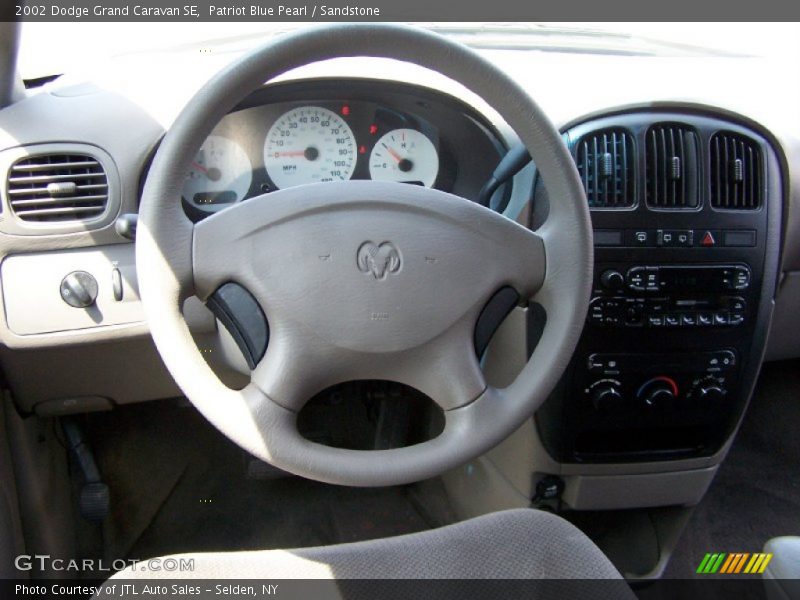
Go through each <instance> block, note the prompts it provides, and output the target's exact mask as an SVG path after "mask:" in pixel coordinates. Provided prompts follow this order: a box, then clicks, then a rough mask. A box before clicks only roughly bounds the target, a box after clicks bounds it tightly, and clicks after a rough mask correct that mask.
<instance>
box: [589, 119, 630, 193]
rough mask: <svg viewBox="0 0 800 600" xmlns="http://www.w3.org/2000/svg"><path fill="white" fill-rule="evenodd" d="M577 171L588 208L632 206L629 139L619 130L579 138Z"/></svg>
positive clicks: (623, 131) (608, 130)
mask: <svg viewBox="0 0 800 600" xmlns="http://www.w3.org/2000/svg"><path fill="white" fill-rule="evenodd" d="M577 160H578V165H577V166H578V172H579V173H580V175H581V180H582V181H583V188H584V189H585V190H586V198H587V200H588V201H589V206H590V207H591V208H626V207H629V206H633V205H634V198H635V190H636V179H635V176H634V150H633V137H632V136H631V134H629V133H628V132H627V131H625V130H623V129H606V130H603V131H598V132H594V133H591V134H589V135H586V136H584V137H583V138H581V141H580V142H579V143H578V153H577Z"/></svg>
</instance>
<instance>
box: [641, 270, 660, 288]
mask: <svg viewBox="0 0 800 600" xmlns="http://www.w3.org/2000/svg"><path fill="white" fill-rule="evenodd" d="M644 284H645V290H647V291H648V292H657V291H658V267H647V271H646V272H645V280H644Z"/></svg>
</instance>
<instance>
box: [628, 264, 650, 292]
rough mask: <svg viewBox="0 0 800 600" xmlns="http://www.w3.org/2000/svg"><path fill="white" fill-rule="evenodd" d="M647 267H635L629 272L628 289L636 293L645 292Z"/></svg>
mask: <svg viewBox="0 0 800 600" xmlns="http://www.w3.org/2000/svg"><path fill="white" fill-rule="evenodd" d="M645 273H646V269H645V267H633V268H632V269H629V270H628V277H627V281H628V287H629V288H630V289H631V290H633V291H635V292H643V291H644V287H645Z"/></svg>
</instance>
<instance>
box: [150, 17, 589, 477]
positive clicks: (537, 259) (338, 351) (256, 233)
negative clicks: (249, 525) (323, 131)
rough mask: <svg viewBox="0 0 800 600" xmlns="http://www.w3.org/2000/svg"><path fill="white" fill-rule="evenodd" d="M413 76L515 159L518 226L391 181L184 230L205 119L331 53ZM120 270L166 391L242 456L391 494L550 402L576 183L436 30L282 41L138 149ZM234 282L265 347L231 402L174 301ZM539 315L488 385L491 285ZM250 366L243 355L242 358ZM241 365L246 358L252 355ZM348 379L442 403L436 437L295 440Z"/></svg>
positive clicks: (582, 272) (511, 93)
mask: <svg viewBox="0 0 800 600" xmlns="http://www.w3.org/2000/svg"><path fill="white" fill-rule="evenodd" d="M350 56H368V57H382V58H390V59H397V60H401V61H407V62H411V63H416V64H418V65H422V66H424V67H427V68H430V69H432V70H434V71H438V72H439V73H441V74H443V75H445V76H448V77H450V78H451V79H453V80H455V81H457V82H459V83H461V84H463V85H464V86H466V87H467V88H468V89H471V90H472V91H473V92H475V93H476V94H478V95H479V96H481V97H482V98H483V99H484V100H485V101H486V102H488V103H489V104H490V105H491V106H493V107H494V108H495V109H496V110H497V111H498V112H499V114H500V115H501V116H502V117H503V118H504V119H506V121H507V123H508V124H509V125H510V126H511V127H512V128H514V130H515V131H516V132H517V134H518V135H519V136H520V138H521V140H522V141H523V143H524V144H525V146H526V147H527V148H528V150H529V151H530V153H531V156H532V157H533V160H534V161H535V163H536V166H537V168H538V170H539V173H540V175H541V176H542V177H543V178H544V181H545V183H546V185H547V190H548V197H549V198H550V206H549V213H548V216H547V219H546V221H545V223H544V224H543V225H542V226H541V227H540V228H539V229H538V230H537V231H536V232H533V231H530V230H529V229H527V228H525V227H523V226H521V225H519V224H517V223H515V222H513V221H511V220H510V219H507V218H506V217H503V216H501V215H499V214H497V213H495V212H493V211H491V210H489V209H487V208H485V207H483V206H480V205H478V204H476V203H474V202H471V201H469V200H467V199H464V198H460V197H457V196H454V195H451V194H447V193H444V192H441V191H436V190H432V189H427V188H424V187H421V186H413V185H408V184H400V183H386V182H376V181H346V182H336V183H317V184H310V185H303V186H298V187H292V188H288V189H283V190H278V191H274V192H271V193H269V194H268V195H263V196H259V197H256V198H253V199H250V200H247V201H246V202H244V203H241V204H237V205H234V206H232V207H230V208H228V209H226V210H225V211H221V212H218V213H216V214H214V215H212V216H210V217H208V218H206V219H205V220H203V221H201V222H199V223H197V224H193V223H192V222H191V221H190V220H189V219H188V218H187V216H186V215H185V213H184V211H183V208H182V206H181V202H180V201H179V198H180V195H181V188H182V186H183V179H184V174H185V173H186V172H187V171H188V169H189V164H190V161H191V159H192V157H193V156H194V154H195V152H196V151H197V149H198V148H199V147H200V145H201V143H202V142H203V140H205V138H206V137H207V136H208V135H209V133H210V132H211V129H212V128H213V126H214V124H216V123H217V122H219V120H220V119H221V118H222V117H223V116H224V115H225V114H227V113H228V112H229V111H230V110H231V109H232V108H233V107H234V106H235V105H236V104H237V103H238V102H239V101H241V100H242V99H243V98H244V97H245V96H246V95H247V94H248V93H250V92H251V91H252V90H254V89H256V88H257V87H258V86H260V85H261V84H263V82H264V81H267V80H270V79H273V78H275V77H277V76H278V75H280V74H282V73H284V72H286V71H289V70H290V69H293V68H296V67H301V66H303V65H306V64H309V63H312V62H317V61H321V60H326V59H330V58H336V57H350ZM136 260H137V270H138V277H139V285H140V292H141V298H142V302H143V304H144V308H145V312H146V315H147V319H148V322H149V326H150V330H151V333H152V336H153V339H154V341H155V344H156V347H157V348H158V351H159V352H160V354H161V357H162V358H163V360H164V363H165V364H166V366H167V368H168V370H169V371H170V373H171V374H172V376H173V377H174V379H175V381H176V382H177V384H178V385H179V386H180V388H181V389H182V390H183V392H184V393H185V394H186V396H187V398H188V399H189V400H190V401H191V402H192V403H193V404H194V406H195V407H197V409H198V410H199V411H200V412H201V413H202V414H203V415H204V416H205V417H206V418H207V419H208V420H209V421H210V422H211V423H212V424H213V425H215V426H216V427H217V428H218V429H219V430H220V431H222V432H223V433H224V434H225V435H226V436H228V437H229V438H230V439H231V440H233V441H234V442H236V443H237V444H239V445H240V446H241V447H242V448H244V449H245V450H247V451H249V452H250V453H252V454H253V455H255V456H256V457H258V458H260V459H262V460H265V461H267V462H269V463H272V464H273V465H275V466H277V467H279V468H281V469H284V470H286V471H289V472H291V473H295V474H297V475H302V476H304V477H308V478H311V479H316V480H319V481H324V482H329V483H335V484H342V485H353V486H380V485H397V484H402V483H408V482H412V481H418V480H420V479H424V478H428V477H432V476H435V475H438V474H441V473H443V472H445V471H446V470H448V469H451V468H453V467H456V466H458V465H460V464H462V463H464V462H466V461H468V460H470V459H472V458H474V457H476V456H478V455H480V454H482V453H484V452H486V451H487V450H489V449H490V448H492V447H493V446H495V445H496V444H498V443H499V442H500V441H502V440H503V439H504V438H505V437H507V436H508V435H509V434H510V433H512V432H513V431H514V430H515V429H516V428H518V427H519V426H521V425H522V423H523V422H524V421H525V420H526V419H528V418H530V417H531V415H532V414H533V413H534V411H535V410H536V409H537V408H538V407H539V405H540V404H541V403H542V401H543V400H544V399H545V398H546V397H547V395H548V394H549V393H550V392H551V391H552V389H553V387H554V386H555V384H556V382H557V381H558V378H559V377H560V376H561V374H562V372H563V370H564V369H565V368H566V365H567V363H568V361H569V359H570V356H571V354H572V352H573V351H574V349H575V345H576V343H577V340H578V336H579V335H580V332H581V329H582V326H583V322H584V319H585V316H586V311H587V307H588V301H589V293H590V286H591V275H592V230H591V225H590V221H589V212H588V208H587V204H586V199H585V196H584V192H583V188H582V186H581V183H580V180H579V178H578V174H577V171H576V169H575V166H574V163H573V161H572V159H571V158H570V155H569V153H568V151H567V148H566V147H565V145H564V143H563V141H562V139H561V137H560V136H559V134H558V132H557V131H556V129H555V128H554V126H553V125H552V124H551V123H550V121H549V120H548V119H547V117H546V116H545V115H544V113H543V112H542V111H541V110H540V109H539V107H538V106H537V105H536V104H535V103H534V102H533V100H531V99H530V98H529V97H528V95H527V94H526V93H525V92H524V91H523V90H522V89H521V88H520V87H519V86H517V84H516V83H515V82H514V81H513V80H511V79H510V78H509V77H508V76H507V75H505V74H503V73H502V72H501V71H499V70H498V69H497V68H496V67H494V66H493V65H492V64H490V63H489V62H488V61H486V60H484V59H483V58H481V57H480V56H479V55H477V54H476V53H474V52H473V51H471V50H470V49H468V48H466V47H465V46H462V45H460V44H458V43H455V42H453V41H449V40H447V39H445V38H443V37H441V36H439V35H436V34H433V33H430V32H426V31H423V30H418V29H414V28H410V27H406V26H398V25H378V24H343V25H333V26H324V27H319V28H313V29H309V30H305V31H301V32H297V33H292V34H286V35H282V36H281V37H279V38H277V39H275V40H274V41H273V42H271V43H269V44H267V45H266V46H264V47H262V48H260V49H258V50H256V51H254V52H252V53H250V54H248V55H246V56H244V57H242V58H240V59H238V60H237V61H235V62H234V63H233V64H231V65H230V66H228V67H227V68H225V69H224V70H223V71H222V72H220V73H219V74H218V75H216V76H215V77H214V78H213V79H211V80H210V81H209V82H208V83H207V84H206V85H205V86H204V87H203V88H202V89H201V90H200V91H199V92H198V93H197V94H196V95H195V96H194V97H193V98H192V99H191V100H190V102H189V103H188V104H187V106H186V107H185V108H184V109H183V111H182V112H181V113H180V115H179V116H178V117H177V119H176V120H175V122H174V124H173V125H172V127H171V128H170V129H169V131H168V132H167V134H166V136H165V137H164V139H163V141H162V143H161V146H160V148H159V150H158V152H157V154H156V155H155V158H154V160H153V163H152V167H151V169H150V174H149V176H148V178H147V182H146V185H145V188H144V194H143V197H142V201H141V207H140V216H139V224H138V232H137V239H136ZM230 282H234V283H236V284H238V285H239V286H241V287H242V288H244V289H246V290H247V291H248V292H249V295H250V297H251V298H252V299H253V300H254V301H255V303H257V305H258V306H255V307H253V310H255V311H258V310H261V311H263V313H264V315H266V318H267V319H268V323H269V344H268V346H267V349H266V352H265V353H264V355H263V357H260V360H258V363H257V364H254V365H253V368H252V372H251V381H250V383H249V384H248V385H247V386H246V387H245V388H244V389H242V390H233V389H230V388H228V387H226V386H225V385H224V384H223V383H222V382H221V381H220V380H219V379H218V378H217V377H216V375H215V374H214V372H213V371H212V370H211V369H210V367H209V366H208V365H207V363H206V361H205V360H204V359H203V357H202V355H201V353H200V351H199V350H198V349H197V347H196V346H195V344H194V342H193V340H192V337H191V334H190V332H189V329H188V327H187V325H186V322H185V320H184V319H183V316H182V314H181V306H182V304H183V301H184V300H185V299H186V298H187V297H189V296H192V295H196V296H197V297H198V298H200V299H201V300H203V301H208V300H209V299H210V298H212V296H213V295H214V293H215V292H216V291H217V290H218V289H219V288H220V287H221V286H223V285H224V284H226V283H230ZM508 287H510V288H513V289H514V290H516V292H517V293H518V294H519V297H520V298H521V299H522V301H524V302H527V301H528V300H533V301H535V302H538V303H539V304H540V305H541V306H542V307H543V308H544V310H545V311H546V314H547V321H546V325H545V327H544V331H543V333H542V336H541V338H540V341H539V343H538V345H537V347H536V349H535V351H534V352H533V354H532V356H531V357H530V359H529V361H528V363H527V364H526V365H525V366H524V368H523V369H522V371H521V372H520V373H519V375H518V376H517V378H516V379H515V381H514V382H513V383H512V384H511V385H509V386H508V387H506V388H503V389H496V388H494V387H491V386H488V385H487V382H486V380H485V379H484V376H483V373H482V371H481V369H480V365H479V362H478V358H477V356H476V352H475V345H474V341H473V340H474V335H475V328H476V323H477V322H478V319H479V317H480V314H481V311H482V310H483V308H484V307H485V306H486V304H487V302H488V301H489V300H490V299H491V298H492V297H493V296H494V295H495V293H496V292H497V291H498V290H501V289H505V288H508ZM257 358H259V357H257ZM253 362H254V363H255V361H253ZM358 379H381V380H389V381H395V382H400V383H403V384H406V385H409V386H411V387H413V388H416V389H417V390H419V391H421V392H423V393H425V394H427V395H428V396H429V397H430V398H431V399H432V400H433V401H434V402H436V403H437V404H438V405H439V406H440V407H441V408H442V410H443V412H444V415H445V425H444V429H443V430H442V432H441V433H440V434H439V435H438V436H437V437H435V438H433V439H431V440H429V441H426V442H423V443H419V444H415V445H412V446H407V447H404V448H397V449H390V450H375V451H360V450H347V449H341V448H331V447H328V446H323V445H320V444H316V443H313V442H311V441H309V440H307V439H305V438H304V437H303V436H301V435H300V433H299V432H298V430H297V426H296V419H297V414H298V412H299V410H300V409H301V407H302V406H303V405H304V403H305V402H306V401H307V400H309V399H310V398H311V397H312V396H313V395H314V394H315V393H317V392H319V391H321V390H323V389H325V388H327V387H329V386H332V385H334V384H336V383H340V382H344V381H350V380H358Z"/></svg>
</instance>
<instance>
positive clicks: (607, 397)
mask: <svg viewBox="0 0 800 600" xmlns="http://www.w3.org/2000/svg"><path fill="white" fill-rule="evenodd" d="M592 404H593V405H594V408H595V410H597V411H598V412H604V413H610V412H616V411H618V410H619V409H620V408H622V393H621V392H620V391H619V385H618V384H617V383H616V382H613V381H599V382H597V383H596V384H595V385H594V386H593V387H592Z"/></svg>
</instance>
